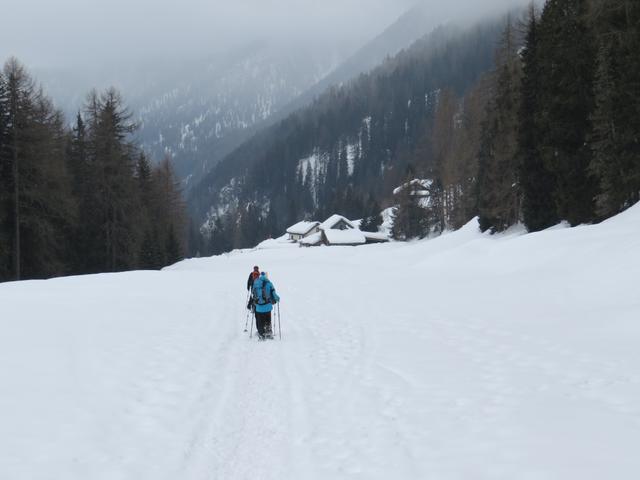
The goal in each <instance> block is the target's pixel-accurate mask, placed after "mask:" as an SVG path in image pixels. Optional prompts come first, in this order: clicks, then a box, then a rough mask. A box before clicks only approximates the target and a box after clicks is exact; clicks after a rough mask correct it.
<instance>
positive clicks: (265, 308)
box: [253, 275, 280, 313]
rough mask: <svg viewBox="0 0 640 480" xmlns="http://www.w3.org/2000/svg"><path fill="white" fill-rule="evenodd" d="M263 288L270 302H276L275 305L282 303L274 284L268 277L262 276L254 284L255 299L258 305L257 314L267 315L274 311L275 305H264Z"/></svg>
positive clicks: (270, 303) (268, 303)
mask: <svg viewBox="0 0 640 480" xmlns="http://www.w3.org/2000/svg"><path fill="white" fill-rule="evenodd" d="M263 288H264V291H265V296H266V298H267V299H268V300H272V301H275V303H278V302H279V301H280V297H279V296H278V294H277V293H276V289H275V287H274V286H273V283H271V281H270V280H269V279H268V278H267V277H266V276H264V275H260V277H259V278H258V279H256V281H255V282H253V299H254V301H255V304H256V312H258V313H267V312H270V311H271V310H273V303H272V302H271V301H267V302H266V303H264V298H262V289H263Z"/></svg>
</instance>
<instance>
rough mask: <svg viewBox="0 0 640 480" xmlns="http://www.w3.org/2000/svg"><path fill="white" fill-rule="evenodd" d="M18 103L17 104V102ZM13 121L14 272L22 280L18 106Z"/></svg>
mask: <svg viewBox="0 0 640 480" xmlns="http://www.w3.org/2000/svg"><path fill="white" fill-rule="evenodd" d="M16 103H17V102H16ZM13 111H14V119H13V208H14V212H13V216H14V221H15V226H14V235H15V236H14V242H15V248H14V258H13V262H14V272H15V279H16V280H20V278H21V276H22V275H21V272H20V264H21V252H20V171H19V169H18V124H17V123H18V122H17V118H16V117H17V105H16V106H15V108H14V110H13Z"/></svg>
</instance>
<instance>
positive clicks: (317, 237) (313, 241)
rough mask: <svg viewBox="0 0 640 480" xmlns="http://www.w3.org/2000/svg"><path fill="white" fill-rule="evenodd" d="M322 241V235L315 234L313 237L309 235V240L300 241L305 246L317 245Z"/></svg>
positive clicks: (319, 233)
mask: <svg viewBox="0 0 640 480" xmlns="http://www.w3.org/2000/svg"><path fill="white" fill-rule="evenodd" d="M321 241H322V233H321V232H318V233H314V234H313V235H309V236H308V237H307V238H303V239H302V240H300V243H301V244H303V245H316V244H318V243H320V242H321Z"/></svg>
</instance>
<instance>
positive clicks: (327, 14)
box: [0, 0, 525, 68]
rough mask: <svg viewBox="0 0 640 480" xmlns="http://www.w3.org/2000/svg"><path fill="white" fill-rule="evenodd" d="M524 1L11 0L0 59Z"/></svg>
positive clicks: (170, 46) (207, 41) (205, 47)
mask: <svg viewBox="0 0 640 480" xmlns="http://www.w3.org/2000/svg"><path fill="white" fill-rule="evenodd" d="M523 1H525V0H16V1H11V2H6V3H7V4H6V5H3V17H4V18H3V22H2V28H0V60H4V59H6V58H7V57H8V56H10V55H15V56H17V57H18V58H19V59H20V60H22V61H23V62H24V63H26V64H27V65H28V66H30V67H45V68H46V67H48V68H51V67H56V66H81V65H86V64H87V63H89V64H90V63H103V62H112V61H114V60H118V59H120V60H132V59H133V60H135V59H137V58H141V59H142V58H145V59H147V60H149V59H153V58H154V57H163V58H165V59H166V58H172V57H181V56H187V57H193V56H198V55H201V54H206V53H207V52H215V51H216V50H224V49H227V48H229V47H232V46H234V45H238V44H239V43H240V42H247V41H251V40H255V39H262V38H277V39H283V38H284V39H290V41H292V42H294V41H295V40H298V39H300V38H312V39H313V38H316V39H317V38H319V39H328V38H331V39H340V40H341V39H344V40H348V41H354V42H358V41H361V42H364V41H365V40H366V39H367V38H369V37H371V36H374V35H376V34H377V33H379V32H380V31H381V30H382V29H384V27H386V26H387V25H389V24H391V23H392V22H393V21H394V20H395V19H396V18H397V17H398V16H400V15H401V14H402V13H403V12H404V11H406V10H407V9H408V8H410V7H411V6H412V5H413V4H415V3H417V2H418V3H419V2H422V3H424V4H427V5H429V7H430V8H433V10H434V16H437V17H442V20H443V21H444V20H449V19H451V18H455V17H456V16H458V15H460V14H461V13H464V14H466V15H469V14H473V15H477V14H481V13H486V12H487V11H488V10H490V9H492V7H493V8H495V7H496V6H497V5H499V6H501V7H506V6H509V5H515V4H517V3H522V2H523Z"/></svg>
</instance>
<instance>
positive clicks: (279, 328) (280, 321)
mask: <svg viewBox="0 0 640 480" xmlns="http://www.w3.org/2000/svg"><path fill="white" fill-rule="evenodd" d="M278 335H279V336H280V340H282V317H281V316H280V302H278Z"/></svg>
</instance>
